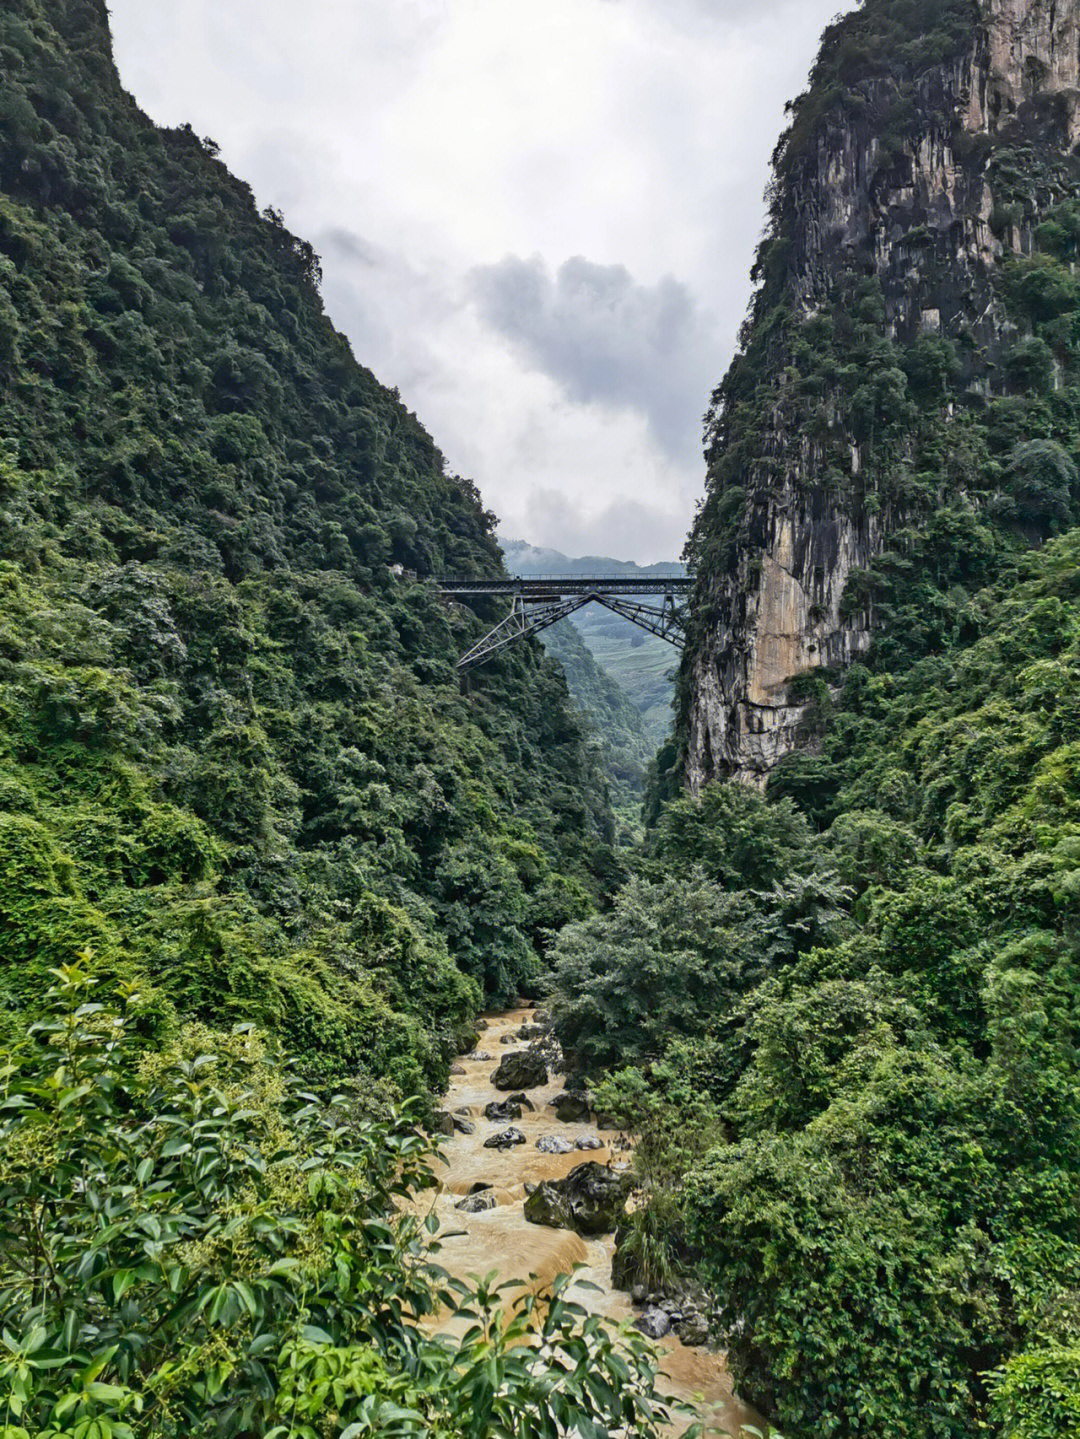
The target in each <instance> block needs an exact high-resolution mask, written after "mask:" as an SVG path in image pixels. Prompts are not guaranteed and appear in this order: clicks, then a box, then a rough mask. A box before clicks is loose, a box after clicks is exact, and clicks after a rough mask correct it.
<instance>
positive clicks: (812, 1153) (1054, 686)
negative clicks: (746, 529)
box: [553, 530, 1080, 1439]
mask: <svg viewBox="0 0 1080 1439" xmlns="http://www.w3.org/2000/svg"><path fill="white" fill-rule="evenodd" d="M1016 569H1017V572H1016V573H1015V574H1010V575H1008V576H1007V577H1006V578H1005V579H1004V580H1003V581H1002V582H1000V583H999V584H998V585H997V586H996V587H994V588H991V589H988V590H985V591H982V592H980V593H979V594H977V595H976V596H975V597H974V599H973V600H972V601H971V602H970V603H968V604H967V605H966V607H965V610H964V625H963V628H964V631H965V633H966V634H967V636H968V638H967V640H966V641H961V642H957V643H956V644H954V645H952V646H949V647H947V648H944V649H942V650H940V651H939V652H938V653H936V654H934V655H932V656H929V657H927V658H924V659H922V660H921V661H919V662H918V663H915V664H912V665H908V666H903V667H898V668H896V669H894V670H886V669H881V670H879V671H878V672H877V673H872V672H870V671H869V670H867V669H866V668H864V667H861V666H859V667H856V668H854V669H852V670H851V671H850V672H849V674H848V675H847V677H846V681H845V683H844V686H843V689H842V692H841V694H840V696H839V698H838V699H837V700H836V702H835V703H834V704H833V705H832V706H831V707H830V709H829V713H828V714H827V715H825V716H823V719H822V726H823V734H822V736H821V754H820V756H819V757H817V758H814V759H810V758H807V757H802V758H801V759H798V760H796V761H794V762H793V763H792V765H791V766H790V768H791V769H792V770H793V771H794V772H796V773H797V774H798V775H799V784H798V788H799V790H800V793H801V794H802V796H803V797H804V799H805V800H806V802H807V807H808V809H809V810H810V811H811V813H813V814H814V815H815V816H816V819H817V823H818V828H816V829H815V828H814V827H813V826H812V825H811V824H809V823H808V822H807V821H806V819H805V818H803V817H802V816H801V815H800V814H799V813H798V811H796V810H795V809H794V808H792V806H791V801H790V800H789V799H781V800H773V801H772V802H770V801H768V800H766V799H763V798H761V797H760V796H758V795H757V794H756V793H754V792H751V791H748V790H742V789H741V788H740V787H738V786H726V787H722V786H721V787H714V788H712V789H710V790H708V791H706V793H705V794H704V796H703V797H702V799H701V800H700V801H693V800H682V801H679V802H678V803H677V804H676V805H675V806H673V807H672V808H671V809H669V811H668V813H667V814H666V816H665V818H664V819H663V821H662V823H661V826H660V829H659V831H658V833H657V837H656V840H655V844H654V849H655V858H654V859H653V860H652V861H650V862H647V863H646V864H645V866H644V869H643V874H642V876H641V877H639V878H638V879H637V880H635V881H634V882H633V883H632V884H631V885H630V887H629V888H628V889H627V890H626V891H625V892H624V893H623V894H622V895H621V896H620V897H619V899H618V900H617V902H616V904H615V907H614V908H613V910H612V911H611V913H610V914H608V915H606V916H604V917H602V918H599V919H592V920H588V921H585V922H584V923H583V924H579V925H573V926H571V927H570V928H569V929H567V930H566V931H564V933H563V935H562V936H561V938H560V941H559V944H558V946H557V949H556V952H555V979H554V984H555V992H554V995H553V1008H554V1012H555V1014H556V1018H557V1023H558V1026H559V1028H560V1031H561V1032H562V1033H563V1034H564V1035H565V1037H566V1039H567V1041H568V1043H569V1044H570V1045H571V1046H572V1047H573V1049H574V1051H575V1052H576V1054H577V1055H578V1056H579V1057H580V1059H581V1061H582V1062H584V1063H586V1064H596V1063H598V1062H599V1063H601V1064H606V1065H617V1064H619V1063H620V1062H621V1063H622V1064H623V1065H625V1064H626V1062H627V1061H632V1062H633V1068H632V1069H631V1071H630V1072H629V1073H627V1072H625V1071H624V1072H623V1073H622V1074H621V1076H620V1075H619V1074H618V1073H617V1074H616V1076H615V1080H616V1081H617V1092H621V1093H622V1094H623V1095H624V1098H625V1104H626V1108H627V1111H628V1116H629V1117H630V1118H631V1119H633V1118H634V1112H635V1104H636V1106H637V1114H638V1122H640V1123H641V1124H642V1125H643V1126H646V1127H647V1125H648V1123H649V1114H650V1109H649V1105H647V1104H644V1103H643V1102H642V1100H641V1095H640V1087H641V1086H640V1083H638V1090H637V1091H635V1081H634V1079H633V1075H634V1074H637V1075H639V1076H640V1077H641V1080H644V1081H647V1083H646V1084H645V1093H646V1095H651V1096H652V1098H651V1100H650V1103H651V1104H653V1105H655V1103H657V1102H660V1101H662V1100H663V1099H664V1096H665V1095H667V1094H670V1093H676V1094H677V1093H679V1092H680V1086H681V1089H682V1090H686V1089H687V1087H688V1086H689V1089H690V1092H691V1093H692V1094H694V1096H695V1097H696V1100H697V1102H699V1103H705V1104H707V1105H711V1106H713V1107H714V1108H715V1110H716V1112H717V1114H718V1115H719V1118H720V1120H721V1121H722V1122H723V1124H724V1126H725V1128H726V1138H725V1142H723V1143H721V1144H719V1145H718V1146H715V1147H713V1148H712V1150H711V1151H710V1152H709V1154H708V1155H707V1157H705V1158H704V1159H692V1160H691V1161H688V1160H686V1159H685V1158H684V1159H682V1160H678V1161H677V1162H676V1161H673V1163H675V1164H676V1170H677V1172H678V1173H679V1175H680V1178H681V1179H682V1176H683V1175H684V1174H685V1178H684V1179H682V1184H683V1187H682V1191H681V1192H682V1203H681V1207H680V1209H679V1213H678V1216H677V1217H674V1218H671V1220H670V1223H669V1226H668V1231H667V1237H668V1239H669V1240H670V1242H671V1244H672V1246H673V1249H674V1251H675V1252H676V1254H678V1255H681V1256H682V1257H683V1260H684V1262H696V1263H697V1264H698V1265H699V1266H700V1269H701V1271H702V1272H703V1273H704V1274H705V1275H706V1276H707V1278H708V1279H709V1281H710V1283H711V1284H712V1285H713V1286H714V1287H715V1289H716V1292H717V1294H718V1296H719V1299H720V1303H721V1306H722V1313H723V1319H724V1322H725V1323H726V1324H728V1325H730V1329H729V1332H728V1344H729V1354H730V1358H731V1362H732V1364H733V1366H734V1369H735V1373H736V1376H737V1381H738V1383H739V1385H741V1387H742V1390H743V1392H744V1393H746V1394H747V1396H748V1397H753V1398H756V1399H757V1400H758V1401H759V1402H761V1403H762V1404H764V1405H766V1406H769V1407H771V1408H772V1409H773V1412H775V1413H776V1414H777V1416H778V1422H780V1423H781V1424H782V1425H783V1426H784V1427H785V1430H786V1431H787V1432H790V1433H792V1434H795V1435H797V1436H800V1439H801V1436H802V1435H811V1434H814V1435H818V1434H822V1435H827V1434H836V1435H849V1434H850V1435H854V1434H865V1435H876V1434H880V1433H886V1432H887V1433H888V1434H890V1435H897V1436H910V1439H931V1436H934V1439H939V1436H943V1435H956V1436H961V1435H970V1434H972V1433H974V1432H977V1429H978V1424H979V1423H980V1422H981V1421H986V1422H991V1420H992V1419H993V1421H994V1422H998V1421H1000V1425H1001V1427H1000V1429H997V1430H995V1429H994V1428H993V1425H992V1427H991V1432H1000V1433H1002V1434H1006V1435H1016V1436H1020V1435H1029V1434H1030V1435H1036V1434H1038V1435H1042V1434H1046V1435H1049V1434H1051V1433H1054V1434H1064V1433H1067V1432H1070V1422H1071V1421H1070V1420H1069V1417H1068V1416H1074V1414H1075V1410H1076V1405H1077V1403H1078V1402H1080V1401H1078V1397H1077V1396H1078V1390H1077V1386H1076V1380H1075V1375H1076V1366H1075V1352H1076V1346H1077V1343H1078V1340H1080V1331H1078V1328H1077V1325H1078V1323H1080V1311H1078V1310H1077V1306H1076V1303H1075V1295H1076V1292H1077V1289H1078V1288H1080V960H1078V952H1077V941H1078V937H1080V910H1078V908H1077V902H1078V898H1080V882H1078V876H1080V868H1078V866H1080V807H1078V799H1077V796H1078V794H1080V770H1078V767H1077V753H1078V750H1080V728H1078V726H1080V710H1078V708H1077V695H1080V530H1071V531H1070V532H1069V533H1068V534H1066V535H1063V536H1061V537H1060V538H1058V539H1055V540H1052V541H1050V542H1049V543H1048V544H1047V545H1046V546H1045V547H1044V548H1043V549H1041V550H1039V551H1035V552H1030V553H1029V554H1028V555H1026V556H1025V557H1024V558H1023V560H1018V561H1017V562H1016ZM779 787H780V788H788V787H790V786H787V785H785V784H783V783H781V784H780V785H779ZM650 864H654V865H655V864H660V865H661V866H662V869H663V871H664V877H663V878H659V879H658V878H656V877H654V876H651V875H650ZM792 890H796V891H797V892H798V894H799V895H800V896H801V897H802V898H801V902H800V903H799V905H798V906H797V908H795V909H792V908H790V907H789V905H790V901H789V900H788V899H786V898H785V895H786V894H788V893H790V891H792ZM685 1142H686V1141H685V1139H684V1140H683V1143H684V1144H685ZM687 1170H688V1171H689V1172H688V1173H686V1171H687ZM668 1189H670V1184H669V1185H668ZM662 1205H663V1207H664V1212H666V1213H669V1212H670V1208H671V1201H670V1193H668V1192H664V1193H663V1194H662ZM1001 1366H1004V1368H1001ZM999 1370H1000V1372H996V1373H995V1372H992V1371H999ZM991 1397H992V1401H993V1402H992V1403H991V1402H990V1401H991Z"/></svg>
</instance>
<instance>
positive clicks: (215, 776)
mask: <svg viewBox="0 0 1080 1439" xmlns="http://www.w3.org/2000/svg"><path fill="white" fill-rule="evenodd" d="M0 53H2V54H3V57H4V86H3V92H2V99H0V373H2V379H3V388H2V392H0V435H2V437H3V441H2V451H0V503H2V506H3V523H2V526H0V565H2V568H0V713H2V715H3V726H2V736H0V793H2V794H3V804H2V806H0V853H2V854H3V856H4V859H3V863H2V864H0V935H2V936H3V939H4V960H5V962H4V965H3V968H2V970H0V1005H2V1010H0V1013H2V1015H3V1020H2V1023H3V1024H4V1026H5V1027H6V1029H7V1030H8V1032H10V1033H17V1032H19V1031H20V1030H21V1029H22V1027H23V1026H24V1025H25V1023H26V1018H27V1016H28V1015H31V1014H33V1012H34V1010H35V1008H36V1006H37V1005H38V1004H39V1002H40V1000H41V996H42V994H43V992H44V988H45V987H46V985H47V983H48V972H49V970H50V969H51V968H52V967H54V966H56V965H60V964H64V963H66V962H68V961H70V960H72V958H73V957H74V955H75V954H76V953H77V952H78V951H81V950H85V949H89V950H90V951H92V953H93V956H94V960H93V962H94V965H95V968H96V969H97V971H98V972H99V973H100V974H101V975H102V976H117V977H119V976H126V977H129V978H131V979H134V980H137V981H138V982H139V983H140V984H146V983H149V984H150V985H151V986H152V990H153V994H154V996H155V1004H156V1010H155V1014H156V1018H155V1021H154V1022H155V1024H157V1025H159V1026H161V1027H162V1029H163V1032H167V1031H168V1030H169V1028H170V1026H171V1025H172V1024H173V1023H174V1021H175V1017H176V1016H177V1015H181V1016H184V1015H186V1016H198V1017H203V1018H205V1019H207V1020H212V1021H213V1022H215V1023H228V1022H231V1021H233V1020H239V1019H243V1020H250V1021H255V1022H258V1023H260V1024H265V1025H268V1026H270V1027H271V1028H272V1029H273V1030H274V1031H275V1032H276V1033H277V1034H278V1035H280V1036H281V1037H282V1038H283V1039H285V1041H286V1042H287V1043H288V1044H289V1046H290V1047H291V1048H293V1049H294V1050H295V1051H297V1052H298V1053H299V1054H300V1055H301V1056H302V1057H303V1060H304V1062H305V1064H307V1065H308V1066H309V1067H310V1069H311V1071H312V1072H313V1073H322V1074H326V1075H333V1074H342V1073H345V1072H352V1073H356V1072H358V1071H368V1072H371V1073H373V1074H380V1075H391V1076H392V1077H393V1078H394V1079H395V1080H396V1082H397V1083H398V1084H399V1085H401V1086H402V1087H404V1088H406V1089H414V1088H416V1087H418V1086H419V1085H420V1084H421V1082H422V1081H423V1080H427V1081H429V1082H431V1081H437V1080H438V1079H439V1078H440V1076H442V1075H444V1074H445V1072H446V1065H447V1060H448V1056H449V1055H450V1053H451V1052H452V1051H453V1048H454V1035H455V1034H459V1033H461V1032H463V1031H464V1030H466V1029H467V1027H468V1024H469V1021H470V1020H471V1017H472V1015H473V1014H474V1013H475V1011H476V1009H477V1006H478V1005H479V1004H480V1003H481V998H482V995H484V994H486V995H487V996H488V997H489V998H495V997H498V996H506V995H509V994H512V993H513V992H514V991H515V990H516V988H517V986H519V985H520V984H522V983H524V982H527V981H528V980H529V978H530V976H532V975H533V974H534V973H535V972H536V970H537V967H538V964H539V955H540V949H541V947H542V943H543V940H542V938H541V936H542V935H543V934H544V933H546V932H547V931H548V930H550V929H551V928H552V927H554V926H557V925H558V924H559V923H560V922H561V920H563V919H564V918H566V917H568V916H570V915H573V914H580V913H584V912H586V911H588V910H589V909H590V908H591V906H592V905H593V903H594V902H595V900H596V898H597V897H598V895H599V894H600V893H601V892H602V890H603V887H604V884H605V883H606V881H605V879H604V875H605V872H606V870H605V866H606V863H607V862H606V859H605V854H606V848H605V846H606V842H607V840H608V838H609V837H610V836H611V834H612V819H611V815H610V811H609V809H608V807H607V803H606V800H605V798H604V794H603V788H602V784H601V781H600V779H599V776H598V775H597V772H596V765H595V761H594V758H593V756H592V755H591V754H590V753H589V752H588V750H587V749H586V747H585V745H584V744H583V739H582V734H581V731H580V729H579V727H578V724H577V722H576V720H575V719H574V718H573V715H572V712H571V708H570V706H569V703H568V698H567V693H566V689H565V684H564V681H563V678H562V675H561V673H560V672H559V670H558V669H557V667H556V666H554V665H553V664H551V663H550V662H547V661H545V660H544V659H543V655H542V651H540V649H539V648H538V647H537V646H523V647H518V648H515V649H514V650H513V652H511V653H510V654H508V655H507V656H505V657H504V658H502V659H501V660H500V661H499V662H498V663H497V664H495V665H493V666H491V667H489V668H488V669H486V670H485V671H484V672H483V674H482V675H481V676H480V677H479V678H478V680H477V682H476V684H475V685H474V686H473V687H472V693H471V695H470V697H469V699H468V700H465V699H463V698H462V697H461V695H460V694H459V689H458V684H457V679H456V676H455V673H454V669H453V664H452V656H453V654H454V653H455V652H456V651H457V649H458V648H459V647H460V646H461V645H462V644H465V643H467V642H468V640H469V638H470V637H471V636H475V635H478V634H479V633H480V632H481V631H482V629H483V623H484V622H483V621H482V620H480V619H477V618H475V617H473V616H472V615H471V614H470V613H469V612H467V611H454V612H450V611H448V610H446V609H444V607H443V606H442V605H441V603H440V601H439V600H438V598H437V596H436V595H435V594H434V593H433V592H432V590H431V589H430V588H429V587H427V586H425V584H424V583H423V578H424V576H425V575H428V574H431V573H440V572H447V571H451V572H452V571H455V570H461V571H464V572H468V571H470V570H488V571H490V570H491V569H493V568H497V567H498V565H499V563H500V557H499V551H498V548H497V546H496V544H495V541H494V538H493V536H492V533H491V528H490V527H491V523H492V521H491V517H490V516H489V515H488V514H487V513H485V511H484V509H483V507H482V505H481V503H480V500H479V497H478V495H477V493H476V490H475V489H474V488H473V486H472V485H471V484H469V483H468V482H467V481H465V480H462V479H460V478H459V477H457V476H455V475H452V474H450V473H448V471H447V469H446V466H445V464H444V461H443V458H442V456H441V454H440V453H439V451H438V449H437V448H436V446H435V444H434V443H433V441H432V440H431V438H430V437H429V436H428V435H427V433H426V432H425V431H424V429H423V428H422V427H421V425H420V424H419V422H418V421H417V419H416V418H415V416H413V415H412V414H410V413H409V411H408V410H407V409H406V408H405V406H404V405H403V403H402V402H401V400H400V398H399V397H398V395H397V394H396V393H395V392H391V391H388V390H386V389H384V388H383V387H382V386H380V385H379V384H378V382H377V381H376V380H375V378H374V377H373V376H372V375H371V373H370V372H369V371H367V370H365V369H364V368H363V367H362V366H361V365H359V364H358V363H357V362H356V361H355V360H354V358H353V356H352V354H351V353H350V350H349V346H348V344H347V342H346V341H345V340H344V339H343V338H342V336H341V335H339V334H338V333H337V332H336V331H335V330H334V328H333V326H332V325H331V324H330V322H329V320H328V319H327V317H326V315H325V314H324V313H323V307H322V304H321V301H320V298H319V288H318V287H319V278H320V276H319V264H318V258H317V256H316V255H315V254H314V253H313V252H312V250H311V248H310V246H308V245H306V244H305V243H304V242H302V241H299V240H297V239H296V238H295V237H294V236H293V235H291V234H290V233H289V231H288V230H287V229H286V228H285V227H284V225H283V223H282V221H281V219H280V217H279V216H277V215H274V214H270V213H267V214H263V215H260V214H259V213H258V212H257V210H256V208H255V205H254V203H253V200H252V196H251V192H250V191H249V190H248V188H247V187H246V186H245V185H244V184H242V183H241V182H240V181H238V180H236V179H234V178H233V177H232V176H231V175H230V174H229V173H228V171H227V170H226V169H225V167H224V166H223V165H222V164H221V163H220V161H219V160H218V159H217V158H216V155H215V147H214V146H213V144H212V143H211V142H209V141H204V140H200V139H199V137H198V136H196V135H195V134H193V133H192V132H191V131H190V130H188V129H180V130H172V131H169V130H159V129H157V128H155V127H154V126H153V125H152V124H151V123H150V122H149V121H148V120H147V119H146V118H145V116H143V115H142V114H140V112H139V111H138V109H137V108H136V107H135V105H134V104H133V103H132V101H131V99H130V98H129V97H128V96H127V95H125V94H124V92H123V90H122V89H121V87H120V84H119V81H118V79H117V77H116V74H115V71H114V70H113V67H112V62H111V59H110V56H109V39H108V32H107V26H106V15H105V7H104V5H103V4H101V3H99V0H66V3H60V4H49V5H45V4H43V3H38V0H18V3H16V4H12V5H8V6H6V7H5V8H4V11H3V13H2V15H0Z"/></svg>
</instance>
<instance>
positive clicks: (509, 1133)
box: [484, 1125, 525, 1149]
mask: <svg viewBox="0 0 1080 1439" xmlns="http://www.w3.org/2000/svg"><path fill="white" fill-rule="evenodd" d="M524 1143H525V1136H524V1134H522V1132H521V1130H520V1129H515V1128H514V1127H513V1125H511V1126H510V1128H509V1129H504V1130H502V1131H501V1133H499V1134H493V1135H492V1136H491V1138H490V1139H485V1140H484V1148H485V1149H513V1147H514V1145H515V1144H524Z"/></svg>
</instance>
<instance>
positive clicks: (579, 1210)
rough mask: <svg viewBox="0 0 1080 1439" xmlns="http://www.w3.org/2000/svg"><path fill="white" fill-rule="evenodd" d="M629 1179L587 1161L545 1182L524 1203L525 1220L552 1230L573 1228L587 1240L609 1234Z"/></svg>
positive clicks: (619, 1213)
mask: <svg viewBox="0 0 1080 1439" xmlns="http://www.w3.org/2000/svg"><path fill="white" fill-rule="evenodd" d="M629 1192H630V1180H629V1178H628V1177H627V1176H626V1175H622V1174H615V1173H613V1172H612V1171H611V1170H610V1169H607V1168H605V1167H604V1165H602V1164H597V1163H596V1162H595V1161H594V1160H590V1161H588V1162H587V1163H585V1164H579V1165H578V1166H577V1168H576V1169H572V1170H571V1171H570V1173H569V1174H568V1175H567V1176H566V1178H565V1179H559V1180H551V1181H546V1182H544V1183H543V1184H540V1185H538V1186H537V1188H536V1190H535V1192H534V1193H533V1194H531V1195H530V1196H529V1198H528V1199H527V1200H526V1201H525V1218H526V1219H527V1220H528V1221H529V1222H530V1223H531V1224H546V1225H548V1226H549V1227H550V1228H552V1229H573V1230H575V1231H576V1232H577V1233H578V1234H581V1235H584V1236H585V1237H586V1238H592V1237H594V1236H596V1235H599V1234H610V1233H611V1232H612V1231H613V1230H614V1229H615V1228H616V1227H617V1226H618V1223H619V1220H620V1219H621V1218H622V1215H623V1212H624V1210H625V1208H626V1199H627V1195H628V1194H629Z"/></svg>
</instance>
